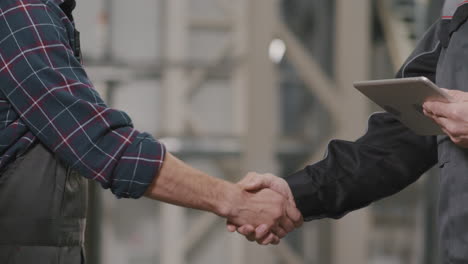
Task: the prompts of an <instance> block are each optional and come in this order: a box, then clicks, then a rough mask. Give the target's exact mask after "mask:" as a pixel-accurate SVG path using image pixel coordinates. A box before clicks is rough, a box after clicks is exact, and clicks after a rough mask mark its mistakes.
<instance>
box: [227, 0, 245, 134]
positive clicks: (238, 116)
mask: <svg viewBox="0 0 468 264" xmlns="http://www.w3.org/2000/svg"><path fill="white" fill-rule="evenodd" d="M247 2H248V0H237V1H232V3H231V5H232V6H233V9H234V12H232V13H233V16H234V18H233V20H234V27H233V42H234V45H233V46H234V48H233V57H234V62H235V69H234V71H233V74H232V79H231V83H232V89H233V99H234V104H233V105H234V135H236V136H241V135H243V134H245V130H246V123H247V122H246V117H247V114H246V111H247V105H246V103H247V100H246V98H247V94H246V93H247V76H248V68H247V67H246V65H245V59H246V57H247V54H246V53H247V39H248V33H249V32H248V27H249V22H248V19H247V18H248V14H247V11H248V3H247Z"/></svg>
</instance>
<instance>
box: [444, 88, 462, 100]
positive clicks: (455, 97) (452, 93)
mask: <svg viewBox="0 0 468 264" xmlns="http://www.w3.org/2000/svg"><path fill="white" fill-rule="evenodd" d="M442 90H443V91H444V92H446V93H447V94H448V95H450V96H451V97H452V98H453V100H454V101H455V102H462V101H467V100H468V93H466V92H463V91H458V90H448V89H444V88H442Z"/></svg>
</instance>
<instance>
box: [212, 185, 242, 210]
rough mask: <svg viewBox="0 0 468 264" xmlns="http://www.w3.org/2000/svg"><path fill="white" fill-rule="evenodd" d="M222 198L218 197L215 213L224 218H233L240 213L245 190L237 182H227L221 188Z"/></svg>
mask: <svg viewBox="0 0 468 264" xmlns="http://www.w3.org/2000/svg"><path fill="white" fill-rule="evenodd" d="M220 193H221V195H220V199H216V201H214V202H215V204H214V211H213V212H214V213H215V214H217V215H218V216H221V217H223V218H228V219H229V218H231V217H232V216H235V215H237V214H238V211H239V208H240V207H241V205H242V204H243V201H244V198H245V191H244V190H243V189H242V188H241V187H240V186H238V185H237V184H233V183H228V182H225V184H224V185H223V186H222V187H221V188H220Z"/></svg>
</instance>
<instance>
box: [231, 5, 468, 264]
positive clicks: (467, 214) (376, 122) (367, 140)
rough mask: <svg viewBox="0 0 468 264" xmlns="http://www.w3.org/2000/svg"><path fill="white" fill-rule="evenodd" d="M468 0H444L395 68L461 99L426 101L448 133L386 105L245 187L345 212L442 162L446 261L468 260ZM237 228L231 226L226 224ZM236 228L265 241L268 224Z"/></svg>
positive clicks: (304, 208) (303, 207) (313, 210)
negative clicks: (427, 130)
mask: <svg viewBox="0 0 468 264" xmlns="http://www.w3.org/2000/svg"><path fill="white" fill-rule="evenodd" d="M467 18H468V1H462V0H447V1H446V2H445V4H444V7H443V10H442V17H441V19H440V20H438V21H437V22H436V23H435V24H434V25H432V27H431V28H430V29H429V30H428V31H427V32H426V33H425V35H424V36H423V38H422V39H421V40H420V41H419V43H418V45H417V47H416V49H415V50H414V51H413V53H412V54H411V55H410V56H409V58H408V59H407V61H406V62H405V63H404V65H403V66H402V68H401V69H400V70H399V72H398V73H397V77H398V78H404V77H415V76H425V77H427V78H429V79H431V80H432V81H433V82H435V83H436V84H437V85H438V86H439V87H445V88H447V89H449V90H448V93H450V94H451V95H452V96H453V97H454V98H456V102H452V103H439V102H426V103H425V104H424V111H425V114H426V115H427V116H429V117H431V118H432V119H433V120H434V121H436V122H437V123H438V124H439V125H440V126H441V127H442V129H443V130H444V132H445V133H446V135H444V136H437V137H436V136H418V135H416V134H414V133H413V132H411V131H410V130H409V129H408V128H406V127H405V126H403V125H402V124H401V123H400V122H399V121H398V120H397V119H396V118H395V117H394V116H392V115H391V114H389V113H377V114H374V115H372V116H371V117H370V119H369V124H368V126H369V128H368V131H367V132H366V134H364V135H363V136H362V137H360V138H359V139H358V140H356V141H355V142H349V141H342V140H333V141H331V142H330V144H329V146H328V154H327V156H326V157H325V158H324V159H323V160H322V161H320V162H318V163H316V164H313V165H310V166H307V167H306V168H304V169H303V170H301V171H299V172H296V173H294V174H292V175H290V176H288V177H286V178H285V180H283V179H281V178H277V177H274V176H273V175H259V174H250V175H248V176H247V177H246V178H244V179H243V180H242V181H241V184H242V185H244V187H245V188H247V189H251V190H254V189H256V188H257V189H258V188H267V187H268V188H273V189H276V190H277V191H280V192H282V193H284V194H287V195H288V194H289V195H290V197H291V199H292V198H293V199H294V200H295V202H296V205H297V207H298V208H299V210H300V211H301V213H302V215H303V217H304V219H306V220H313V219H319V218H324V217H329V218H340V217H342V216H344V215H345V214H346V213H348V212H350V211H353V210H356V209H359V208H362V207H365V206H367V205H369V204H370V203H372V202H373V201H377V200H379V199H381V198H384V197H386V196H389V195H392V194H395V193H397V192H398V191H400V190H402V189H404V188H405V187H406V186H408V185H410V184H411V183H413V182H414V181H416V180H417V179H418V178H419V177H420V176H421V175H422V174H423V173H424V172H425V171H427V170H428V169H430V168H431V167H432V166H434V165H435V164H436V163H438V164H439V167H440V168H441V177H440V194H439V195H440V199H439V230H440V239H441V252H442V257H443V260H444V263H452V264H453V263H468V150H466V149H465V148H467V147H468V23H466V22H465V21H466V20H467ZM229 229H230V231H234V230H235V227H234V226H229ZM238 231H240V232H241V233H243V234H244V235H247V236H248V237H249V238H250V239H256V240H257V241H258V242H260V243H268V242H269V241H268V240H266V239H265V234H266V233H268V230H266V229H265V228H260V227H259V228H257V230H256V234H255V233H254V232H253V231H254V229H253V227H251V226H250V227H249V226H244V227H240V228H238Z"/></svg>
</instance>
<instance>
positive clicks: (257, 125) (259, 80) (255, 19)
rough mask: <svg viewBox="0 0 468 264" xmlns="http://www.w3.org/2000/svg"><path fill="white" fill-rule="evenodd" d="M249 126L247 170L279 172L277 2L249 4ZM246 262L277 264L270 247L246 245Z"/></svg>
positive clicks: (247, 128)
mask: <svg viewBox="0 0 468 264" xmlns="http://www.w3.org/2000/svg"><path fill="white" fill-rule="evenodd" d="M248 6H249V8H248V28H247V30H248V40H247V41H248V42H247V43H248V46H247V49H248V51H247V57H246V60H247V70H248V73H247V74H248V75H247V76H248V77H247V85H248V86H247V89H248V90H247V92H246V96H247V98H246V102H247V103H246V107H247V108H246V109H247V112H246V115H247V117H246V120H247V127H246V132H247V134H246V135H245V137H244V139H245V141H244V143H245V145H244V146H245V147H244V151H245V152H244V153H243V157H242V162H243V169H244V170H245V171H258V172H272V173H276V172H277V171H278V170H277V169H276V167H277V161H276V160H275V153H276V143H277V133H278V119H279V118H278V113H279V111H278V84H277V82H276V76H277V75H276V73H275V68H274V65H273V63H272V62H271V60H270V59H269V57H268V48H269V45H270V42H271V40H272V39H273V36H274V30H275V29H276V28H275V23H276V16H277V10H276V8H277V2H276V1H273V0H255V1H248ZM244 256H245V259H244V263H274V261H275V258H274V255H273V254H271V252H269V250H268V248H260V247H258V246H255V245H254V244H252V243H246V244H245V255H244Z"/></svg>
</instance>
